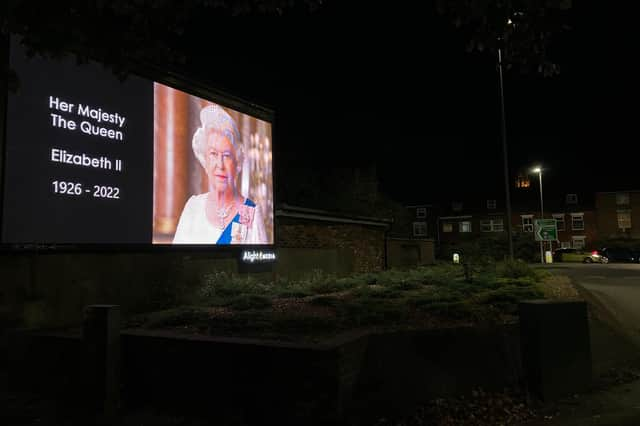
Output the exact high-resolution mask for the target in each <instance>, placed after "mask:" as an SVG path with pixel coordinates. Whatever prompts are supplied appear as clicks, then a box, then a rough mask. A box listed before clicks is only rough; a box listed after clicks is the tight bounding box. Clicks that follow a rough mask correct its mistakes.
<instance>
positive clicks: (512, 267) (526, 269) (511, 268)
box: [497, 260, 537, 280]
mask: <svg viewBox="0 0 640 426" xmlns="http://www.w3.org/2000/svg"><path fill="white" fill-rule="evenodd" d="M497 273H498V276H499V277H504V278H525V277H527V278H531V279H534V280H537V276H536V272H535V271H534V270H533V268H531V267H530V266H529V265H527V264H526V263H525V262H523V261H521V260H514V261H510V260H508V261H506V262H504V263H502V264H501V265H500V266H499V267H498V268H497Z"/></svg>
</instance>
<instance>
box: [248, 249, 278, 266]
mask: <svg viewBox="0 0 640 426" xmlns="http://www.w3.org/2000/svg"><path fill="white" fill-rule="evenodd" d="M275 260H276V254H275V253H274V252H272V251H262V250H245V251H243V252H242V261H243V262H246V263H256V262H274V261H275Z"/></svg>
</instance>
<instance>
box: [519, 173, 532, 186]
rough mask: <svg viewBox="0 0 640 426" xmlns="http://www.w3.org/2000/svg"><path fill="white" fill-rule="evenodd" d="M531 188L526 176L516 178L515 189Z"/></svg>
mask: <svg viewBox="0 0 640 426" xmlns="http://www.w3.org/2000/svg"><path fill="white" fill-rule="evenodd" d="M530 186H531V182H530V181H529V177H528V176H522V175H519V176H518V177H517V178H516V188H529V187H530Z"/></svg>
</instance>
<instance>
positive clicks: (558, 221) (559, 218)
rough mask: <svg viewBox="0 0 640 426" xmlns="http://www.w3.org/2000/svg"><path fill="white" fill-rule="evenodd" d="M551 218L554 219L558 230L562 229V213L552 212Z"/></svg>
mask: <svg viewBox="0 0 640 426" xmlns="http://www.w3.org/2000/svg"><path fill="white" fill-rule="evenodd" d="M553 218H554V219H555V220H556V225H557V226H558V231H564V213H558V214H554V215H553Z"/></svg>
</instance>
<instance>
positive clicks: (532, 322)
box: [519, 300, 592, 401]
mask: <svg viewBox="0 0 640 426" xmlns="http://www.w3.org/2000/svg"><path fill="white" fill-rule="evenodd" d="M519 313H520V349H521V353H522V366H523V368H524V373H525V378H526V380H527V385H528V387H529V391H530V392H531V393H532V394H534V395H535V396H537V397H539V398H540V399H542V400H543V401H548V400H552V399H554V398H559V397H563V396H568V395H571V394H576V393H582V392H584V391H587V390H588V389H589V388H590V386H591V374H592V373H591V344H590V337H589V322H588V316H587V305H586V303H585V302H584V301H551V300H528V301H523V302H521V303H520V305H519Z"/></svg>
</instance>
